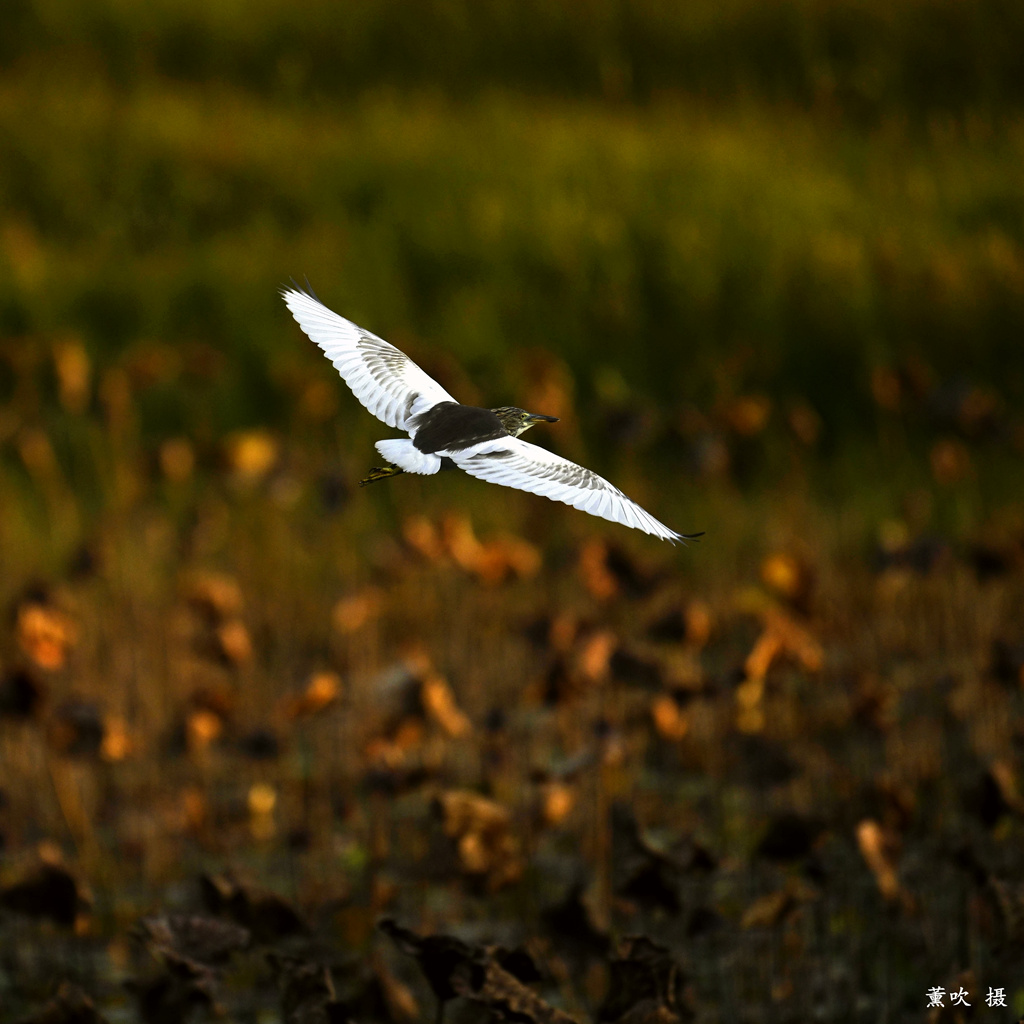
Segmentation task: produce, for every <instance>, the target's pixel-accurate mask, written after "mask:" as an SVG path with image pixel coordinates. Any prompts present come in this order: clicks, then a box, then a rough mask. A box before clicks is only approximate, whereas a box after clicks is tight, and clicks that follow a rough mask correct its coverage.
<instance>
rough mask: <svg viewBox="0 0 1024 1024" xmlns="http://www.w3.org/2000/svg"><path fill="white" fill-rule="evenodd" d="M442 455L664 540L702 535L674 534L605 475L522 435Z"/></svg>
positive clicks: (473, 471)
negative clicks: (525, 439) (522, 437)
mask: <svg viewBox="0 0 1024 1024" xmlns="http://www.w3.org/2000/svg"><path fill="white" fill-rule="evenodd" d="M443 454H445V455H447V456H448V457H449V458H451V459H452V461H454V463H455V464H456V465H457V466H458V467H459V468H460V469H464V470H465V471H466V472H467V473H469V475H470V476H475V477H479V478H480V479H481V480H487V481H489V482H490V483H492V484H504V485H505V486H506V487H516V488H518V489H519V490H521V491H532V492H533V493H534V494H542V495H543V496H544V497H545V498H550V499H551V500H552V501H564V502H565V504H566V505H572V506H573V507H574V508H578V509H582V510H583V511H584V512H589V513H590V514H591V515H594V516H601V517H602V518H603V519H609V520H611V521H612V522H613V523H622V524H623V526H631V527H633V529H635V530H643V532H644V533H649V534H651V535H652V536H654V537H660V538H661V539H662V540H668V541H672V542H673V543H675V542H676V541H679V540H690V539H692V538H694V537H699V536H700V534H683V533H676V532H675V530H670V529H669V528H668V527H667V526H665V524H664V523H659V522H658V520H657V519H655V518H654V516H652V515H651V514H650V513H649V512H646V511H644V509H642V508H641V507H640V506H639V505H638V504H637V503H636V502H635V501H633V500H631V499H630V498H627V497H626V495H624V494H623V493H622V491H620V490H619V489H618V488H617V487H613V486H612V485H611V484H610V483H608V481H607V480H605V479H604V477H600V476H598V475H597V474H596V473H594V472H592V471H591V470H589V469H584V467H583V466H577V465H576V463H575V462H570V461H569V460H568V459H563V458H562V457H561V456H559V455H555V454H554V453H553V452H549V451H548V450H547V449H546V448H540V447H538V446H537V445H535V444H530V443H529V442H528V441H521V440H520V439H519V438H518V437H502V438H499V439H497V440H494V441H485V442H483V443H482V444H479V445H475V446H474V447H473V448H467V449H466V450H465V451H462V452H445V453H443Z"/></svg>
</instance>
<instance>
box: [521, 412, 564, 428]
mask: <svg viewBox="0 0 1024 1024" xmlns="http://www.w3.org/2000/svg"><path fill="white" fill-rule="evenodd" d="M527 422H528V423H529V424H530V425H531V426H532V425H533V424H534V423H557V422H558V417H557V416H545V415H544V414H543V413H539V412H531V413H530V415H529V416H528V417H527Z"/></svg>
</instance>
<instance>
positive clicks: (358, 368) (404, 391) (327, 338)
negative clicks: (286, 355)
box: [281, 287, 455, 430]
mask: <svg viewBox="0 0 1024 1024" xmlns="http://www.w3.org/2000/svg"><path fill="white" fill-rule="evenodd" d="M281 297H282V298H283V299H284V301H285V303H286V305H287V306H288V308H289V309H290V310H291V313H292V316H293V317H295V319H296V321H298V324H299V326H300V327H301V328H302V329H303V331H305V332H306V334H307V335H308V336H309V337H310V339H311V340H312V341H315V342H316V343H317V344H318V345H319V346H320V347H321V348H322V349H323V350H324V353H325V354H326V355H327V358H328V359H330V361H331V362H332V363H334V366H335V368H336V369H337V371H338V373H340V374H341V375H342V377H344V379H345V383H346V384H347V385H348V386H349V387H350V388H351V389H352V393H353V394H354V395H355V396H356V398H358V399H359V401H360V402H362V403H363V405H365V406H366V408H367V409H369V410H370V412H372V413H373V415H374V416H376V417H377V418H378V419H380V420H383V421H384V422H385V423H386V424H387V425H388V426H389V427H397V428H398V429H399V430H409V423H410V422H411V421H412V420H413V419H414V418H415V417H416V416H418V415H420V414H421V413H423V412H426V411H427V409H430V408H432V407H433V406H435V405H437V403H438V402H454V401H455V399H454V398H452V396H451V395H449V394H448V392H447V391H445V389H444V388H443V387H441V385H440V384H438V383H437V381H436V380H434V379H433V378H432V377H430V376H429V375H428V374H427V373H425V372H424V371H423V370H421V369H420V368H419V367H418V366H417V365H416V364H415V363H414V362H413V361H412V360H411V359H410V358H409V357H408V356H407V355H406V354H405V353H404V352H400V351H399V350H398V349H397V348H395V346H394V345H389V344H388V343H387V342H386V341H384V340H383V339H382V338H378V337H377V336H376V335H375V334H371V333H370V332H369V331H364V330H363V329H362V327H357V326H356V325H355V324H354V323H352V322H351V321H350V320H346V319H345V318H344V317H343V316H338V314H337V313H335V312H333V311H332V310H330V309H328V308H327V307H326V306H325V305H324V304H323V303H322V302H321V301H320V300H319V299H317V298H315V297H314V296H313V295H310V294H309V293H308V292H306V291H304V290H303V289H301V288H298V287H295V288H282V289H281Z"/></svg>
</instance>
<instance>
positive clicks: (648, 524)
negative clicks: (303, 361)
mask: <svg viewBox="0 0 1024 1024" xmlns="http://www.w3.org/2000/svg"><path fill="white" fill-rule="evenodd" d="M281 295H282V297H283V298H284V301H285V303H286V304H287V306H288V309H289V310H291V314H292V316H293V317H295V319H296V321H297V322H298V324H299V326H300V327H301V328H302V330H303V331H305V333H306V334H307V335H308V336H309V337H310V339H311V340H313V341H315V342H316V344H317V345H319V346H320V348H322V349H323V350H324V353H325V354H326V356H327V358H328V359H330V361H331V362H332V363H333V364H334V366H335V368H336V369H337V371H338V372H339V373H340V374H341V376H342V377H343V378H344V380H345V383H346V384H347V385H348V386H349V387H350V388H351V389H352V393H353V394H354V395H355V396H356V398H358V399H359V401H360V402H362V403H363V405H365V406H366V408H367V409H369V410H370V412H372V413H373V415H374V416H376V417H377V418H378V419H380V420H383V421H384V422H385V423H386V424H387V425H388V426H389V427H395V428H397V429H398V430H404V431H405V432H406V433H407V434H408V435H409V437H408V438H393V439H390V440H387V441H378V442H377V444H376V448H377V451H378V452H380V454H381V455H382V456H383V457H384V458H385V459H386V460H387V461H388V462H389V463H390V464H391V465H389V466H388V467H386V468H385V469H375V470H373V471H372V472H371V474H370V476H369V477H368V478H367V479H366V480H363V481H361V482H362V483H370V482H372V481H374V480H382V479H384V478H385V477H389V476H396V475H398V474H399V473H421V474H432V473H436V472H437V471H438V470H440V469H442V468H453V467H458V468H459V469H463V470H465V471H466V472H467V473H469V474H470V475H471V476H475V477H479V478H480V479H481V480H488V481H490V482H491V483H495V484H503V485H504V486H506V487H515V488H517V489H518V490H521V491H532V492H533V493H534V494H542V495H544V497H546V498H551V499H552V500H553V501H562V502H565V504H566V505H572V506H573V507H575V508H578V509H582V510H583V511H584V512H589V513H590V514H591V515H595V516H601V517H602V518H604V519H608V520H611V522H613V523H621V524H622V525H623V526H629V527H632V528H633V529H636V530H642V531H643V532H644V533H649V534H651V535H652V536H654V537H660V538H661V539H662V540H667V541H671V542H673V543H674V542H675V541H680V540H690V539H693V538H694V537H699V536H700V534H682V533H677V532H676V531H675V530H670V529H669V528H668V527H667V526H665V525H664V523H660V522H658V520H657V519H655V518H654V516H652V515H651V514H650V513H649V512H647V511H645V510H644V509H642V508H641V507H640V506H639V505H638V504H637V503H636V502H635V501H633V500H631V499H630V498H627V497H626V495H625V494H623V493H622V491H620V490H619V489H618V488H617V487H613V486H612V485H611V484H610V483H609V482H608V481H607V480H605V479H604V478H603V477H600V476H598V475H597V474H596V473H593V472H591V470H589V469H585V468H584V467H583V466H577V465H576V463H575V462H570V461H569V460H568V459H563V458H561V457H560V456H558V455H555V454H554V453H553V452H549V451H548V450H547V449H545V448H539V447H538V446H537V445H534V444H530V443H528V442H527V441H522V440H520V438H519V435H520V434H522V433H523V431H525V430H528V429H529V428H530V427H532V426H533V425H534V424H535V423H540V422H548V423H554V422H556V417H554V416H542V415H540V414H538V413H528V412H526V411H525V410H524V409H516V408H511V407H508V406H502V407H501V408H498V409H478V408H475V407H473V406H467V405H460V404H459V403H458V402H456V401H455V399H454V398H452V396H451V395H449V394H448V392H447V391H445V389H444V388H443V387H441V385H440V384H438V383H437V381H435V380H434V379H433V378H432V377H430V376H428V374H426V373H424V371H423V370H421V369H420V368H419V367H418V366H417V365H416V364H415V363H414V362H413V361H412V360H411V359H410V358H409V357H408V356H407V355H405V354H404V353H403V352H400V351H399V350H398V349H397V348H395V347H394V345H389V344H388V343H387V342H386V341H384V340H383V339H382V338H378V337H377V336H376V335H374V334H371V333H370V332H369V331H366V330H363V328H361V327H357V326H356V325H355V324H354V323H352V322H351V321H350V320H346V319H345V318H344V317H342V316H339V315H338V314H337V313H335V312H333V311H332V310H330V309H328V308H327V307H326V306H325V305H324V304H323V303H322V302H320V300H319V299H317V298H316V296H315V295H313V294H311V293H310V292H307V291H304V290H303V289H301V288H298V287H294V288H285V289H282V291H281Z"/></svg>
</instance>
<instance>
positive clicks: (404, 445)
mask: <svg viewBox="0 0 1024 1024" xmlns="http://www.w3.org/2000/svg"><path fill="white" fill-rule="evenodd" d="M374 447H375V448H376V449H377V451H379V452H380V453H381V455H382V456H383V457H384V458H385V459H387V460H388V462H390V463H391V464H392V465H393V466H401V468H402V469H404V470H405V471H406V473H420V474H422V475H423V476H431V475H433V474H434V473H436V472H437V471H438V470H439V469H440V468H441V456H440V455H431V454H429V453H427V452H421V451H420V450H419V448H417V447H416V445H414V444H413V443H412V441H411V440H409V439H408V438H405V437H396V438H391V439H390V440H387V441H378V442H377V443H376V445H374Z"/></svg>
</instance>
